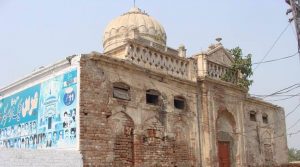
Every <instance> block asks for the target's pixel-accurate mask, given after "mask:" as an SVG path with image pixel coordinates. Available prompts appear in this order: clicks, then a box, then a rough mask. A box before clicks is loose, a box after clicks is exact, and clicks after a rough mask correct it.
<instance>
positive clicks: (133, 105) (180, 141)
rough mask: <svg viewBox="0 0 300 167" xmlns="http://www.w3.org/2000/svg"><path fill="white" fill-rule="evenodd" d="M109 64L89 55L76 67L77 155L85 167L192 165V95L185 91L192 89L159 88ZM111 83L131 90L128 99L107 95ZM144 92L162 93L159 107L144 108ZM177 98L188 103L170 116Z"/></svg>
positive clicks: (194, 157) (194, 161)
mask: <svg viewBox="0 0 300 167" xmlns="http://www.w3.org/2000/svg"><path fill="white" fill-rule="evenodd" d="M114 63H115V62H109V63H108V62H104V61H98V60H91V59H89V57H88V56H87V57H83V58H82V60H81V62H80V67H81V72H80V77H81V82H80V150H81V152H82V154H83V163H84V166H105V167H110V166H111V167H112V166H114V167H120V166H122V167H123V166H124V167H133V166H134V167H158V166H159V167H169V166H172V167H175V166H176V167H194V166H197V164H198V163H199V159H197V158H198V156H197V155H198V154H197V149H198V148H199V147H198V146H197V142H196V139H197V134H196V133H197V131H196V130H197V129H196V127H197V126H196V117H195V115H196V114H195V112H196V111H195V108H196V105H195V104H196V103H195V98H194V97H195V96H194V94H192V95H191V94H188V93H187V91H186V90H190V91H192V90H193V88H183V86H185V85H182V83H176V82H174V81H172V82H168V83H163V82H161V81H157V80H155V79H151V78H150V77H148V76H147V75H145V73H144V72H138V71H134V70H132V69H131V70H128V69H122V66H120V65H115V64H114ZM146 80H148V81H149V82H145V81H146ZM116 82H123V83H127V84H128V85H129V86H130V91H131V98H130V99H131V100H129V101H127V100H119V99H116V98H114V97H113V96H112V95H113V93H112V92H113V91H112V88H113V84H114V83H116ZM165 82H167V81H165ZM170 87H172V88H171V89H170ZM148 89H156V90H158V91H159V92H161V94H162V95H161V99H160V101H161V103H160V104H159V105H158V106H152V105H149V104H146V100H145V94H146V90H148ZM176 95H183V96H184V97H185V98H186V99H187V102H188V105H187V108H186V110H184V111H172V109H173V108H174V106H173V105H174V104H173V100H174V97H175V96H176Z"/></svg>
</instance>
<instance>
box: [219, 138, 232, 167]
mask: <svg viewBox="0 0 300 167" xmlns="http://www.w3.org/2000/svg"><path fill="white" fill-rule="evenodd" d="M218 151H219V167H230V143H229V142H224V141H219V142H218Z"/></svg>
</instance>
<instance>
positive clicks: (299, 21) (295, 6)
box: [285, 0, 300, 54]
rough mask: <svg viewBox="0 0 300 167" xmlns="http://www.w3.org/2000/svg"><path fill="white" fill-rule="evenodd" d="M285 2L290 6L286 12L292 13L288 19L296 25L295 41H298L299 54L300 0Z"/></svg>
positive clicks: (286, 0)
mask: <svg viewBox="0 0 300 167" xmlns="http://www.w3.org/2000/svg"><path fill="white" fill-rule="evenodd" d="M285 2H286V3H287V4H289V5H290V6H291V8H290V9H288V10H287V12H286V14H287V15H288V14H289V13H292V15H293V16H292V18H290V19H289V22H292V21H294V23H295V27H296V34H297V42H298V53H299V54H300V0H285Z"/></svg>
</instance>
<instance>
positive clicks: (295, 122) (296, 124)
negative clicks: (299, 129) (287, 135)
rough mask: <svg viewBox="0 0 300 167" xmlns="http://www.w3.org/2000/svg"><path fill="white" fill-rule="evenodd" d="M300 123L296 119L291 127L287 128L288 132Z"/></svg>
mask: <svg viewBox="0 0 300 167" xmlns="http://www.w3.org/2000/svg"><path fill="white" fill-rule="evenodd" d="M299 122H300V119H298V120H297V121H296V122H295V123H294V124H293V125H292V126H290V127H289V128H288V130H290V129H292V128H293V127H295V126H296V125H297V124H298V123H299Z"/></svg>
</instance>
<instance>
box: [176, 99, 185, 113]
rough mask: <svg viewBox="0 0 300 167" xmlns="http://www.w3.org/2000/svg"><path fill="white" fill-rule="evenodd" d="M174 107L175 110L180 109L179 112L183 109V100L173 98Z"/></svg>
mask: <svg viewBox="0 0 300 167" xmlns="http://www.w3.org/2000/svg"><path fill="white" fill-rule="evenodd" d="M174 107H175V108H176V109H180V110H183V109H185V100H184V98H180V97H175V98H174Z"/></svg>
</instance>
